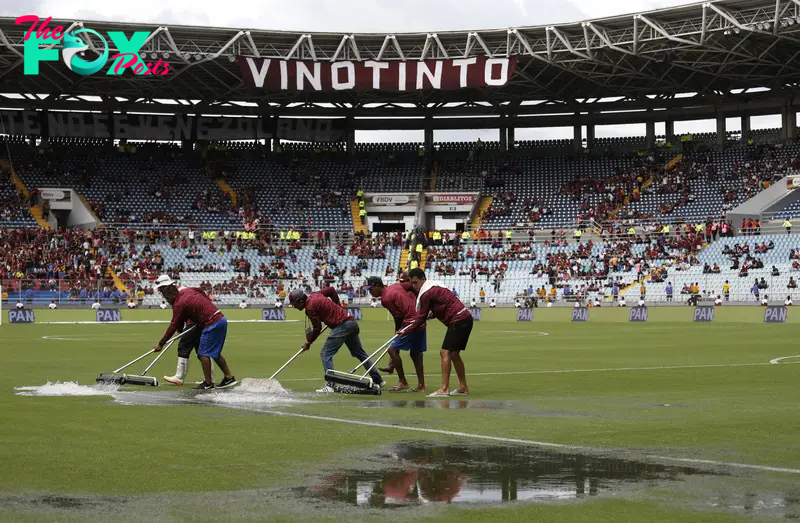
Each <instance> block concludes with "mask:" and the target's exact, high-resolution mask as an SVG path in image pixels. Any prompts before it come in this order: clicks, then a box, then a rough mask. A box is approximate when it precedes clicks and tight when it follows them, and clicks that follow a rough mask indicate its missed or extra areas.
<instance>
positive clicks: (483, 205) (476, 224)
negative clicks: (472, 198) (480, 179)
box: [472, 196, 494, 230]
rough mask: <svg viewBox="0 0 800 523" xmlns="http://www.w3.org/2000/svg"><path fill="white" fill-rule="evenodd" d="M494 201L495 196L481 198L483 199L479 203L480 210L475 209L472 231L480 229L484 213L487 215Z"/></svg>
mask: <svg viewBox="0 0 800 523" xmlns="http://www.w3.org/2000/svg"><path fill="white" fill-rule="evenodd" d="M493 201H494V197H493V196H481V199H480V201H479V202H478V208H477V209H475V215H474V216H473V217H472V230H475V229H480V227H481V216H483V213H485V212H486V211H487V210H488V209H489V207H491V206H492V202H493Z"/></svg>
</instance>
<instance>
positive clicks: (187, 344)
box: [178, 327, 203, 358]
mask: <svg viewBox="0 0 800 523" xmlns="http://www.w3.org/2000/svg"><path fill="white" fill-rule="evenodd" d="M186 328H187V329H188V328H189V327H186ZM202 334H203V329H201V328H200V327H195V328H194V329H192V332H187V333H186V334H184V335H183V336H181V337H180V338H179V339H178V357H179V358H188V357H189V356H191V355H192V351H193V350H197V347H199V346H200V336H202Z"/></svg>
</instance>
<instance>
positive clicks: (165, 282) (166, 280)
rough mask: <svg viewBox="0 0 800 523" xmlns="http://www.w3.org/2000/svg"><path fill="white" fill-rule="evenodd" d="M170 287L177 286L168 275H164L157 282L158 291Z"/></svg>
mask: <svg viewBox="0 0 800 523" xmlns="http://www.w3.org/2000/svg"><path fill="white" fill-rule="evenodd" d="M170 285H175V282H174V281H173V280H172V278H170V277H169V276H167V275H166V274H162V275H161V276H159V277H158V279H157V280H156V289H160V288H161V287H169V286H170Z"/></svg>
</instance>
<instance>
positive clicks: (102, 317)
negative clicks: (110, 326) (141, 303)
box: [95, 309, 122, 322]
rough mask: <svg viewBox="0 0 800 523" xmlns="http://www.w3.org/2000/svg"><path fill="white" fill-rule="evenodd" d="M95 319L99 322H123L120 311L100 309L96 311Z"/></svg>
mask: <svg viewBox="0 0 800 523" xmlns="http://www.w3.org/2000/svg"><path fill="white" fill-rule="evenodd" d="M95 318H96V319H97V321H99V322H112V321H122V313H121V312H120V311H119V309H99V310H96V311H95Z"/></svg>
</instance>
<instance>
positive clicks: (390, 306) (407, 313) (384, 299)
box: [381, 283, 425, 331]
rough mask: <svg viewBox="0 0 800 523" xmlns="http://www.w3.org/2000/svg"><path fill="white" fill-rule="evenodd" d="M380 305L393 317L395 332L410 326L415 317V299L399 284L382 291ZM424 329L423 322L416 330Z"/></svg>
mask: <svg viewBox="0 0 800 523" xmlns="http://www.w3.org/2000/svg"><path fill="white" fill-rule="evenodd" d="M381 305H383V306H384V307H385V308H386V310H387V311H389V314H391V315H392V316H393V317H394V320H395V325H394V330H396V331H399V330H400V329H402V328H404V327H407V326H409V325H411V324H412V323H414V319H415V318H416V317H417V298H416V296H414V295H413V294H412V293H410V292H408V291H407V290H406V288H405V286H404V285H403V284H401V283H395V284H394V285H389V286H388V287H386V288H385V289H383V294H381ZM424 328H425V322H422V325H421V326H419V327H418V329H419V330H422V329H424Z"/></svg>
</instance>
